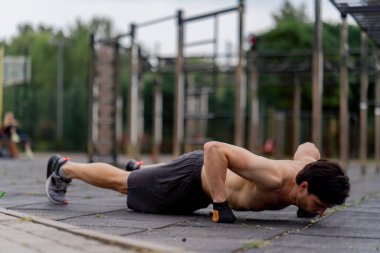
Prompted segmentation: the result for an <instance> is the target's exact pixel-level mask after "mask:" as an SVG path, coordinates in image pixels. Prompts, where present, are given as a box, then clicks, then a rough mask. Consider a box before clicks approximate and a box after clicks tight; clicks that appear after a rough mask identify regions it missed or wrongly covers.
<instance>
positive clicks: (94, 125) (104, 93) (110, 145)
mask: <svg viewBox="0 0 380 253" xmlns="http://www.w3.org/2000/svg"><path fill="white" fill-rule="evenodd" d="M90 43H91V58H92V60H91V64H92V66H91V73H90V79H91V80H90V87H89V89H90V93H89V94H90V97H89V100H90V101H89V107H90V108H89V111H90V119H89V129H90V133H89V138H88V139H89V143H88V160H89V161H90V162H107V163H111V164H115V165H117V163H118V157H117V155H118V153H119V152H118V150H119V140H120V136H121V99H120V95H119V94H120V92H119V90H120V84H119V73H118V72H119V67H118V66H119V43H118V41H117V40H98V41H95V39H94V36H91V41H90Z"/></svg>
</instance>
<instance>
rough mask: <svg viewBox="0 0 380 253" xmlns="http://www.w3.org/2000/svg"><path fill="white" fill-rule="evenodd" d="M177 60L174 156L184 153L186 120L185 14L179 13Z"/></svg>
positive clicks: (180, 11)
mask: <svg viewBox="0 0 380 253" xmlns="http://www.w3.org/2000/svg"><path fill="white" fill-rule="evenodd" d="M177 24H178V30H177V59H176V67H175V98H174V136H173V141H174V142H173V156H175V157H176V156H179V155H180V154H181V153H182V144H183V138H184V137H183V136H184V118H185V115H184V114H185V113H184V112H185V79H184V67H183V65H184V56H183V43H184V21H183V12H182V10H179V11H178V13H177Z"/></svg>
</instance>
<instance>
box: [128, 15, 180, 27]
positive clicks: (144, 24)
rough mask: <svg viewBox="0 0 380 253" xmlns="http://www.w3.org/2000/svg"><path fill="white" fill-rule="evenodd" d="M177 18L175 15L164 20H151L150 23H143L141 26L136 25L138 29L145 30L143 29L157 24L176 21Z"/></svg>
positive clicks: (163, 18)
mask: <svg viewBox="0 0 380 253" xmlns="http://www.w3.org/2000/svg"><path fill="white" fill-rule="evenodd" d="M175 18H176V16H175V15H170V16H167V17H162V18H157V19H153V20H149V21H146V22H143V23H141V24H136V28H143V27H147V26H151V25H155V24H158V23H162V22H166V21H169V20H172V19H175Z"/></svg>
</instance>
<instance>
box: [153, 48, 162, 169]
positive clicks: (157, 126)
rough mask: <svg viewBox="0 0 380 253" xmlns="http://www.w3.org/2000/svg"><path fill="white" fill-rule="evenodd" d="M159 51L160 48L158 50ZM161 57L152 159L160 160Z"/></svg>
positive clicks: (155, 86)
mask: <svg viewBox="0 0 380 253" xmlns="http://www.w3.org/2000/svg"><path fill="white" fill-rule="evenodd" d="M156 52H158V50H156ZM160 71H161V70H160V59H159V57H158V56H157V69H156V73H155V81H154V108H153V111H154V113H153V125H154V127H153V152H152V160H153V162H154V163H157V162H158V158H159V156H160V148H161V143H162V80H161V72H160Z"/></svg>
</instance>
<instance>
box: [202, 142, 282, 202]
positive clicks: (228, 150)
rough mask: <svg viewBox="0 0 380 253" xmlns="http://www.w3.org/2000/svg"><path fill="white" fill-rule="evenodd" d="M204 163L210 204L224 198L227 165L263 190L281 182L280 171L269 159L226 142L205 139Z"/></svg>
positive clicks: (224, 199)
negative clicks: (210, 198) (210, 199)
mask: <svg viewBox="0 0 380 253" xmlns="http://www.w3.org/2000/svg"><path fill="white" fill-rule="evenodd" d="M204 166H205V168H204V169H205V174H206V178H207V181H208V185H209V188H210V193H211V196H212V198H213V202H214V203H222V202H224V201H226V199H227V195H226V192H225V181H226V174H227V168H228V169H230V170H231V171H233V172H235V173H236V174H238V175H239V176H241V177H243V178H245V179H248V180H251V181H253V182H255V184H256V185H257V187H259V188H262V189H265V190H271V189H275V188H277V187H278V186H279V185H280V184H281V171H280V170H279V169H278V167H277V166H276V164H275V163H274V161H273V160H270V159H267V158H264V157H261V156H258V155H255V154H253V153H251V152H249V151H248V150H246V149H243V148H240V147H237V146H233V145H230V144H227V143H222V142H216V141H211V142H207V143H206V144H205V145H204Z"/></svg>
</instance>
